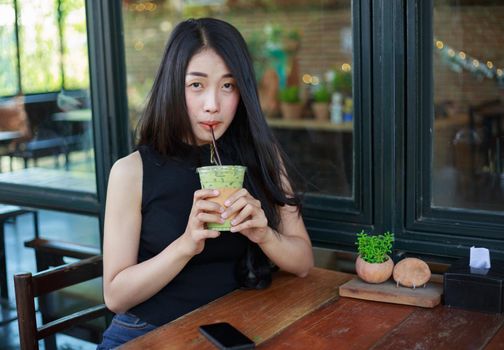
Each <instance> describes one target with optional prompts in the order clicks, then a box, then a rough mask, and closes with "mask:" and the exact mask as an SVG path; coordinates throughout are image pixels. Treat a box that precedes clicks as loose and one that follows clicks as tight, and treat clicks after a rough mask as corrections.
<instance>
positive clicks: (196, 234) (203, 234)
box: [192, 230, 220, 241]
mask: <svg viewBox="0 0 504 350" xmlns="http://www.w3.org/2000/svg"><path fill="white" fill-rule="evenodd" d="M219 236H220V232H219V231H213V230H194V231H193V232H192V237H193V239H194V240H195V241H202V240H205V239H208V238H217V237H219Z"/></svg>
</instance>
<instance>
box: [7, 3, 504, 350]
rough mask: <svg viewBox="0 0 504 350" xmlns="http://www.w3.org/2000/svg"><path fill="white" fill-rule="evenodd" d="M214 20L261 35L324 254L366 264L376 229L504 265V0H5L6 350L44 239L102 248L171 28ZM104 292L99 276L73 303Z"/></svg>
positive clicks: (433, 255) (259, 46)
mask: <svg viewBox="0 0 504 350" xmlns="http://www.w3.org/2000/svg"><path fill="white" fill-rule="evenodd" d="M203 16H211V17H217V18H222V19H224V20H227V21H229V22H231V23H232V24H234V25H235V26H236V27H237V28H238V29H239V30H240V31H241V32H242V33H243V35H244V37H245V39H246V41H247V43H248V45H249V48H250V51H251V54H252V57H253V60H254V66H255V70H256V78H257V82H258V87H259V94H260V97H261V105H262V108H263V111H264V114H265V116H266V118H267V121H268V123H269V125H270V126H271V128H272V129H273V131H274V133H275V135H276V137H277V138H278V139H279V140H280V142H281V144H282V146H283V147H284V149H285V151H286V152H287V154H288V155H289V156H290V157H291V159H292V160H293V163H294V165H295V167H296V168H297V169H298V171H299V174H298V175H297V176H296V178H298V179H299V180H298V181H300V182H301V184H302V185H303V186H304V188H305V192H304V200H303V215H304V218H305V222H306V224H307V228H308V231H309V233H310V237H311V239H312V242H313V245H314V252H315V258H316V264H317V265H318V266H322V267H326V268H331V269H337V270H342V271H353V259H355V251H356V249H355V245H354V242H355V235H356V233H358V232H360V231H361V230H364V231H366V232H374V233H383V232H385V231H391V232H394V234H395V236H396V243H395V246H394V248H395V252H396V253H397V254H409V255H412V256H418V257H423V258H424V259H425V260H426V261H428V262H430V263H432V264H433V266H434V264H435V266H447V265H448V264H450V263H451V262H453V261H454V260H455V259H457V258H460V257H464V256H467V255H468V252H469V247H470V246H472V245H477V246H484V247H487V248H489V249H490V251H491V254H492V257H493V258H495V259H504V237H503V234H504V170H503V161H504V156H503V146H504V141H503V140H504V138H503V124H504V120H503V119H504V118H503V115H504V72H503V70H504V48H503V46H502V40H503V37H504V4H502V3H501V2H499V1H476V0H427V1H420V0H417V1H415V0H404V1H386V0H377V1H369V0H354V1H351V0H319V1H316V0H291V1H287V0H256V1H245V0H190V1H189V0H188V1H182V0H157V1H143V0H128V1H126V0H124V1H117V0H116V1H110V2H108V1H107V2H102V1H99V0H95V1H94V0H88V1H84V0H51V1H46V0H44V1H42V0H16V1H15V0H0V129H1V131H0V169H1V172H0V202H1V203H3V204H2V207H1V209H0V212H1V213H5V215H2V216H1V217H2V221H1V223H0V224H1V225H2V227H3V228H4V235H3V236H4V237H0V238H2V240H4V242H5V249H4V250H5V251H4V252H0V254H2V255H3V256H4V257H6V260H5V262H2V265H3V268H4V269H5V271H6V272H5V273H6V276H7V279H6V281H7V282H6V283H7V285H6V286H4V285H3V284H2V288H3V290H2V299H3V302H2V323H1V327H0V339H2V340H0V348H6V349H15V348H17V346H18V345H17V344H18V339H17V324H16V311H15V307H14V306H13V305H15V298H14V289H13V281H12V276H13V274H14V273H15V272H19V271H32V272H34V271H36V270H37V269H41V268H43V267H44V266H45V265H44V264H48V262H47V261H43V262H42V261H36V259H35V253H36V252H40V249H42V248H41V246H40V245H37V244H36V242H35V243H34V238H37V237H38V238H39V239H41V238H43V239H45V240H51V241H54V242H64V243H65V244H67V246H68V247H71V248H72V249H76V250H80V249H84V250H86V251H87V252H95V253H96V254H99V253H100V244H101V237H102V223H103V211H104V203H105V195H106V193H105V189H106V181H107V175H108V171H109V169H110V167H111V165H112V164H113V162H114V161H115V160H116V159H118V158H120V157H121V156H124V155H126V154H128V153H129V152H131V151H132V150H133V148H134V141H135V133H134V130H135V127H136V125H137V122H138V119H139V116H140V114H141V112H142V108H143V106H144V103H145V99H146V96H147V95H148V92H149V89H150V87H151V84H152V82H153V78H154V75H155V72H156V69H157V66H158V64H159V61H160V58H161V56H162V52H163V47H164V44H165V42H166V40H167V38H168V36H169V34H170V31H171V30H172V28H173V27H174V26H175V25H176V23H178V22H179V21H180V20H182V19H184V18H189V17H203ZM13 205H14V206H20V207H22V208H23V209H26V210H25V211H22V212H19V211H16V209H17V208H13V207H12V206H13ZM25 242H31V244H30V243H28V244H26V243H25ZM0 247H2V248H3V246H2V245H0ZM74 260H75V257H72V256H71V254H70V256H66V257H64V258H63V259H62V258H61V257H58V258H55V259H54V260H51V261H50V263H53V264H57V263H63V262H70V261H74ZM2 278H3V279H5V276H2ZM93 298H94V299H96V298H101V282H100V281H94V282H92V283H88V284H86V285H81V286H78V287H75V288H71V289H70V290H68V291H67V292H66V294H65V293H62V295H61V296H60V297H59V299H57V304H56V305H58V307H56V309H58V311H61V310H62V309H64V308H72V307H75V306H76V305H80V304H82V301H83V300H84V302H85V300H90V299H91V300H92V299H93ZM74 335H75V334H74ZM81 335H82V334H80V336H81ZM84 338H85V337H84ZM58 343H59V346H60V347H61V346H63V347H64V346H70V347H71V348H72V347H74V348H93V346H92V344H91V343H89V342H86V341H84V340H75V338H72V337H68V336H64V335H58ZM48 348H49V346H48Z"/></svg>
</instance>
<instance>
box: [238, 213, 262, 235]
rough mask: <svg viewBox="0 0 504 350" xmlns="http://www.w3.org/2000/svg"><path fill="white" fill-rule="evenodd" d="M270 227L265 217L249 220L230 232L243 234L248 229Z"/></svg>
mask: <svg viewBox="0 0 504 350" xmlns="http://www.w3.org/2000/svg"><path fill="white" fill-rule="evenodd" d="M267 226H268V219H266V217H265V216H262V217H259V218H256V219H250V220H247V221H245V222H243V223H241V224H239V225H236V226H232V227H231V229H230V231H231V232H242V231H245V230H247V229H251V228H252V229H256V228H265V227H267Z"/></svg>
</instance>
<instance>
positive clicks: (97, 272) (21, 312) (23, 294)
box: [14, 256, 109, 350]
mask: <svg viewBox="0 0 504 350" xmlns="http://www.w3.org/2000/svg"><path fill="white" fill-rule="evenodd" d="M102 274H103V259H102V257H101V256H95V257H91V258H88V259H84V260H80V261H77V262H74V263H71V264H66V265H62V266H58V267H56V268H54V269H51V270H46V271H42V272H38V273H36V274H34V275H32V274H31V273H19V274H16V275H15V276H14V285H15V290H16V306H17V311H18V322H19V339H20V345H21V350H28V349H30V350H33V349H35V350H37V349H38V348H39V346H38V341H39V340H40V339H44V338H46V337H49V336H53V335H54V334H56V333H58V332H62V331H64V330H66V329H69V328H72V327H74V326H76V325H79V324H82V323H84V322H87V321H90V320H93V319H96V318H99V317H102V316H105V315H106V314H107V313H108V312H109V311H108V309H107V307H106V306H105V305H104V304H100V305H96V306H93V307H90V308H87V309H85V310H82V311H79V312H75V313H73V314H71V315H67V316H64V317H62V318H60V319H57V320H53V321H51V322H49V323H46V324H43V325H42V326H40V327H37V321H36V312H35V303H34V298H36V297H39V296H42V295H46V294H48V293H51V292H55V291H58V290H61V289H63V288H66V287H69V286H72V285H75V284H77V283H81V282H85V281H88V280H91V279H94V278H97V277H100V276H102Z"/></svg>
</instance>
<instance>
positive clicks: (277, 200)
mask: <svg viewBox="0 0 504 350" xmlns="http://www.w3.org/2000/svg"><path fill="white" fill-rule="evenodd" d="M203 49H212V50H214V51H215V52H216V53H217V54H218V55H219V56H220V57H221V58H222V59H223V60H224V62H225V63H226V65H227V67H228V69H229V70H230V71H231V73H232V75H233V77H234V79H235V81H236V85H237V87H238V90H239V92H240V101H239V103H238V107H237V111H236V115H235V117H234V119H233V122H232V123H231V125H230V126H229V128H228V130H226V132H225V133H224V135H223V136H222V137H221V140H219V141H220V142H224V143H225V144H226V147H232V148H233V149H234V151H235V153H236V155H237V157H238V158H239V161H240V162H241V164H243V165H245V166H246V167H247V180H246V187H247V188H249V190H250V192H251V193H252V194H253V195H254V196H255V197H256V198H257V199H259V200H260V201H261V204H262V208H263V210H264V212H265V215H266V217H267V219H268V223H269V225H270V226H271V227H272V228H273V229H274V230H275V231H276V230H277V229H278V226H279V223H280V216H279V211H278V208H279V206H284V205H286V204H287V205H293V206H297V207H298V208H299V207H300V199H299V197H298V196H297V194H296V191H295V189H294V188H292V186H294V184H293V182H292V181H290V178H289V176H288V174H287V171H286V170H285V169H286V168H287V169H290V167H291V165H290V163H289V161H288V159H287V157H286V156H285V154H284V153H283V151H282V149H281V147H280V145H279V143H278V142H277V140H276V139H275V137H274V135H273V133H272V131H271V130H270V128H269V127H268V125H267V123H266V120H265V118H264V116H263V113H262V111H261V107H260V103H259V97H258V93H257V84H256V81H255V75H254V68H253V65H252V60H251V57H250V54H249V51H248V49H247V44H246V43H245V40H244V39H243V37H242V35H241V34H240V32H239V31H238V30H237V29H236V28H235V27H233V26H232V25H231V24H229V23H227V22H224V21H222V20H218V19H214V18H200V19H189V20H186V21H183V22H181V23H179V24H178V25H177V26H176V27H175V28H174V29H173V31H172V33H171V36H170V38H169V40H168V43H167V44H166V48H165V51H164V54H163V58H162V61H161V64H160V67H159V69H158V72H157V75H156V78H155V80H154V84H153V87H152V90H151V92H150V95H149V98H148V101H147V105H146V108H145V110H144V113H143V115H142V118H141V120H140V124H139V131H140V135H139V136H140V137H139V142H138V144H139V145H152V146H153V147H154V148H155V149H156V150H157V151H158V152H159V153H161V154H162V155H165V156H176V155H179V153H180V150H181V149H184V145H186V144H187V142H188V141H189V143H191V144H193V145H196V141H195V140H196V137H195V135H194V133H193V130H192V127H191V124H190V120H189V116H188V112H187V106H186V102H185V75H186V71H187V66H188V64H189V61H190V60H191V58H192V57H193V56H194V55H195V54H197V53H198V52H200V51H202V50H203ZM282 179H285V180H287V183H289V186H291V188H285V186H284V185H283V184H282ZM253 255H254V254H253ZM255 255H257V254H255ZM248 264H249V265H250V264H251V263H250V262H249V263H248Z"/></svg>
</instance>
